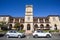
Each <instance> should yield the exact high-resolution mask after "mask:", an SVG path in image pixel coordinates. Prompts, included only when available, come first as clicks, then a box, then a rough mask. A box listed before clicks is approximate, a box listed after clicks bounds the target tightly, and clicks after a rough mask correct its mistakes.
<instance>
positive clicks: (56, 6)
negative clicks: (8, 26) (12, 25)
mask: <svg viewBox="0 0 60 40" xmlns="http://www.w3.org/2000/svg"><path fill="white" fill-rule="evenodd" d="M26 5H33V14H34V16H38V17H40V16H48V15H60V0H0V15H10V16H14V17H22V16H25V8H26Z"/></svg>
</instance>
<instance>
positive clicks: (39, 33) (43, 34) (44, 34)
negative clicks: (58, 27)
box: [33, 30, 51, 38]
mask: <svg viewBox="0 0 60 40" xmlns="http://www.w3.org/2000/svg"><path fill="white" fill-rule="evenodd" d="M33 37H34V38H37V37H47V38H51V33H49V32H43V31H41V30H37V31H34V33H33Z"/></svg>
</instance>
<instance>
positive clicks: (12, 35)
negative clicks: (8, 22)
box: [5, 30, 25, 38]
mask: <svg viewBox="0 0 60 40" xmlns="http://www.w3.org/2000/svg"><path fill="white" fill-rule="evenodd" d="M5 36H6V37H7V38H8V37H18V38H21V37H25V35H24V33H19V32H17V31H15V30H10V31H8V32H7V33H6V35H5Z"/></svg>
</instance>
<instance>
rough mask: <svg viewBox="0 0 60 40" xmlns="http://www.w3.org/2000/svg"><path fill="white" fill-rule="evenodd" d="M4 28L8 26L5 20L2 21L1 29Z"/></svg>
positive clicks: (0, 23)
mask: <svg viewBox="0 0 60 40" xmlns="http://www.w3.org/2000/svg"><path fill="white" fill-rule="evenodd" d="M2 28H3V29H5V28H7V24H6V22H4V21H1V22H0V30H1V29H2Z"/></svg>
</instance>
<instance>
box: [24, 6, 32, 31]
mask: <svg viewBox="0 0 60 40" xmlns="http://www.w3.org/2000/svg"><path fill="white" fill-rule="evenodd" d="M24 29H25V30H26V32H32V31H33V6H32V5H26V10H25V24H24Z"/></svg>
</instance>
